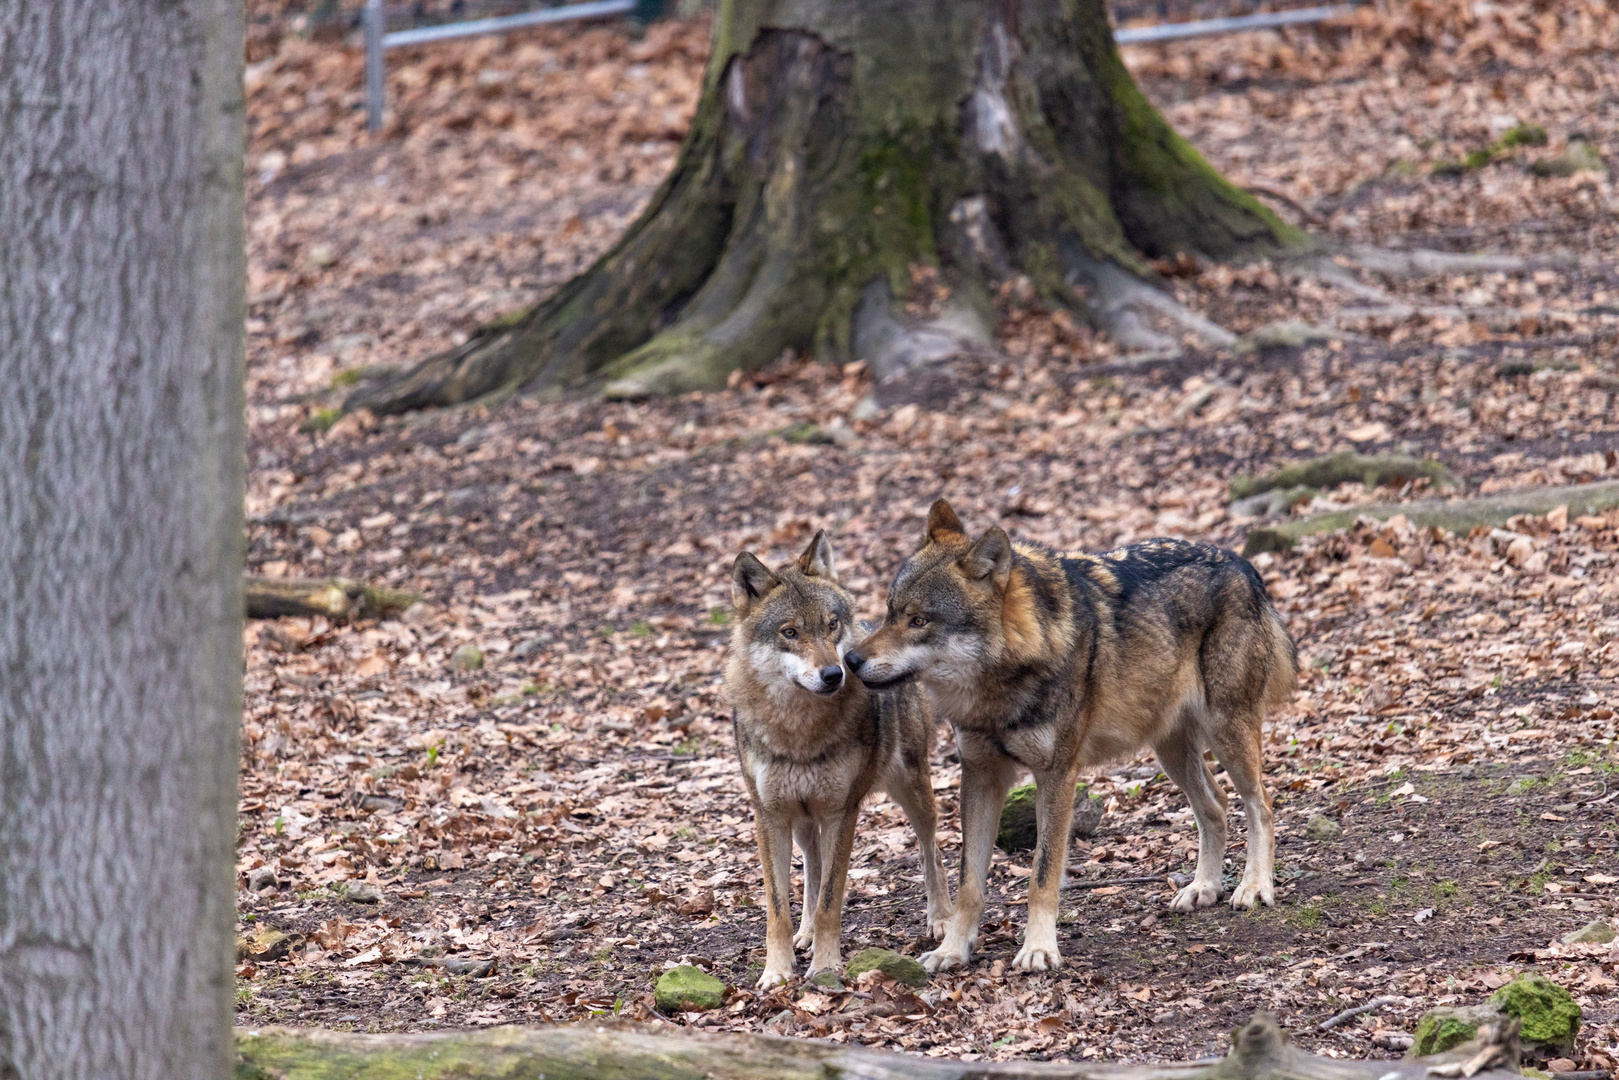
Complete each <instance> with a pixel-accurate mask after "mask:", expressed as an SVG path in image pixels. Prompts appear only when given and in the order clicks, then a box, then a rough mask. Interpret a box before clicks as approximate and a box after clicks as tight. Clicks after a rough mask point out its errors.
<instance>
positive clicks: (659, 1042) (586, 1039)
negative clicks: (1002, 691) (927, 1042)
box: [236, 1014, 1517, 1080]
mask: <svg viewBox="0 0 1619 1080" xmlns="http://www.w3.org/2000/svg"><path fill="white" fill-rule="evenodd" d="M677 1032H678V1033H677ZM236 1049H237V1054H238V1056H239V1059H240V1064H239V1065H238V1067H237V1072H236V1075H237V1076H243V1077H246V1076H251V1077H256V1078H264V1080H269V1078H275V1080H316V1078H318V1077H328V1076H347V1077H354V1078H355V1080H366V1078H369V1077H384V1076H411V1077H421V1078H424V1080H440V1078H448V1077H456V1078H458V1080H479V1078H481V1077H488V1078H491V1080H493V1078H495V1077H500V1078H502V1080H537V1078H539V1077H543V1076H551V1077H587V1076H590V1077H595V1076H626V1077H628V1076H636V1077H642V1076H644V1077H657V1078H659V1080H703V1078H711V1080H759V1078H762V1077H769V1078H771V1080H811V1078H815V1080H877V1078H878V1077H883V1078H887V1080H969V1078H973V1080H1257V1078H1259V1077H1264V1078H1265V1080H1425V1078H1426V1077H1427V1076H1428V1075H1429V1072H1428V1070H1429V1068H1430V1067H1432V1066H1434V1065H1435V1063H1436V1062H1442V1061H1452V1060H1458V1061H1466V1062H1469V1063H1470V1062H1472V1061H1474V1060H1477V1059H1478V1058H1479V1056H1480V1054H1481V1052H1485V1051H1488V1052H1490V1060H1492V1061H1493V1060H1500V1059H1502V1058H1505V1059H1506V1060H1505V1061H1504V1064H1505V1065H1506V1066H1507V1067H1508V1068H1510V1067H1511V1065H1512V1061H1511V1057H1512V1055H1511V1053H1510V1050H1511V1049H1512V1047H1508V1046H1501V1047H1496V1046H1493V1045H1486V1044H1483V1043H1477V1044H1474V1043H1470V1044H1468V1045H1467V1046H1466V1047H1458V1048H1457V1049H1456V1050H1453V1051H1451V1052H1450V1053H1448V1054H1444V1055H1436V1056H1435V1057H1431V1058H1418V1059H1415V1060H1410V1061H1344V1060H1340V1059H1337V1058H1327V1057H1318V1056H1316V1055H1314V1054H1308V1053H1305V1052H1304V1051H1303V1050H1300V1049H1299V1048H1298V1047H1297V1046H1295V1045H1294V1044H1293V1043H1292V1041H1291V1040H1289V1039H1288V1037H1287V1036H1286V1035H1285V1034H1284V1033H1283V1032H1282V1031H1281V1029H1280V1028H1278V1027H1277V1026H1276V1021H1275V1020H1274V1019H1273V1018H1271V1017H1269V1016H1266V1015H1264V1014H1260V1015H1258V1016H1255V1017H1254V1019H1253V1020H1251V1021H1250V1022H1249V1023H1248V1024H1247V1025H1246V1026H1245V1027H1243V1028H1241V1029H1239V1030H1238V1031H1237V1032H1236V1033H1235V1035H1234V1037H1233V1039H1232V1048H1231V1053H1230V1055H1229V1056H1227V1057H1225V1058H1222V1059H1218V1060H1204V1061H1194V1062H1186V1063H1179V1064H1167V1065H1116V1064H1096V1063H1091V1062H1047V1061H1007V1062H988V1061H973V1062H965V1061H947V1060H942V1059H939V1058H928V1057H922V1056H919V1055H913V1054H901V1053H895V1052H893V1051H887V1050H870V1049H867V1048H866V1047H863V1046H857V1045H847V1044H839V1043H832V1042H825V1041H821V1040H811V1039H784V1038H777V1037H774V1036H769V1035H747V1034H725V1035H720V1034H709V1033H706V1032H695V1031H689V1030H686V1031H682V1030H679V1029H670V1028H661V1029H658V1028H646V1027H637V1026H633V1025H627V1024H618V1023H614V1022H612V1021H603V1022H601V1023H596V1022H589V1021H587V1022H585V1023H582V1024H575V1025H572V1026H569V1027H544V1028H523V1027H499V1028H486V1029H484V1030H481V1031H467V1032H444V1033H434V1034H418V1035H355V1034H350V1033H347V1032H335V1031H318V1030H309V1029H290V1028H259V1029H245V1030H238V1031H237V1035H236ZM1503 1050H1505V1051H1507V1053H1504V1054H1503V1053H1502V1052H1501V1051H1503ZM1478 1075H1479V1076H1482V1077H1487V1078H1489V1080H1508V1078H1510V1077H1516V1076H1517V1074H1516V1073H1514V1072H1508V1071H1505V1069H1499V1068H1498V1069H1492V1070H1489V1071H1482V1072H1479V1073H1478Z"/></svg>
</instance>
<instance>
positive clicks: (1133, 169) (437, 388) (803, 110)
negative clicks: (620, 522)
mask: <svg viewBox="0 0 1619 1080" xmlns="http://www.w3.org/2000/svg"><path fill="white" fill-rule="evenodd" d="M1302 241H1303V237H1302V235H1301V234H1299V233H1297V232H1295V231H1293V230H1292V229H1290V228H1289V227H1288V226H1286V225H1284V224H1283V223H1282V222H1281V221H1280V220H1278V219H1277V218H1276V217H1275V216H1274V215H1272V214H1271V213H1270V212H1269V211H1268V210H1266V209H1265V208H1264V207H1262V206H1261V205H1260V204H1259V203H1258V202H1257V201H1255V200H1254V198H1253V197H1252V196H1250V195H1248V194H1247V193H1245V192H1243V191H1241V190H1239V189H1237V188H1235V187H1233V186H1232V185H1231V184H1229V183H1227V182H1226V181H1225V180H1224V179H1223V178H1221V177H1220V176H1219V175H1218V174H1217V173H1216V172H1214V170H1212V169H1211V168H1210V167H1209V166H1208V165H1207V164H1206V163H1205V162H1204V161H1203V159H1202V158H1201V157H1200V156H1199V155H1198V154H1197V152H1196V151H1195V150H1193V149H1192V147H1191V146H1190V145H1189V144H1188V143H1187V142H1186V141H1185V140H1184V139H1182V138H1180V137H1179V136H1178V135H1176V134H1175V133H1174V132H1173V131H1172V130H1171V129H1170V128H1169V127H1168V125H1167V124H1165V123H1164V121H1163V119H1162V117H1160V116H1159V114H1158V112H1157V111H1156V110H1155V109H1153V107H1152V106H1151V105H1150V104H1149V103H1148V102H1147V100H1146V99H1145V98H1144V97H1143V96H1142V94H1141V92H1140V90H1139V89H1138V88H1137V87H1136V84H1135V82H1134V80H1133V79H1132V78H1131V77H1130V74H1129V72H1128V71H1127V70H1126V69H1125V67H1124V64H1123V62H1122V61H1121V60H1120V58H1119V54H1118V50H1117V48H1116V47H1115V45H1114V43H1113V36H1112V32H1111V30H1110V29H1109V26H1108V21H1107V15H1106V11H1105V9H1104V7H1103V3H1102V0H993V2H981V0H944V2H940V0H881V2H873V0H724V2H723V3H722V4H721V5H720V10H719V12H718V14H717V16H716V19H715V39H714V51H713V55H712V58H711V60H710V62H709V67H708V70H707V73H706V75H705V83H704V93H703V96H702V99H701V102H700V103H699V105H698V108H697V115H696V119H695V120H694V122H693V125H692V129H691V132H690V134H689V135H688V137H687V140H686V144H685V146H684V148H683V149H682V151H681V155H680V159H679V162H678V163H677V165H676V167H675V170H674V172H673V174H672V175H671V176H670V177H669V179H668V180H667V181H666V182H665V184H664V185H663V187H662V189H661V190H660V191H659V192H658V194H657V196H656V197H655V198H654V199H653V200H652V203H651V205H650V206H649V208H648V209H647V211H646V213H645V214H644V215H643V216H642V218H641V219H640V221H638V222H637V223H636V224H635V225H634V226H632V227H631V228H630V230H629V231H628V232H627V233H626V234H625V236H624V237H623V238H622V239H621V240H620V241H619V243H618V244H617V245H616V246H615V247H614V248H613V249H612V250H611V251H610V252H608V253H607V254H606V255H605V256H603V258H602V259H601V260H600V261H599V262H598V263H597V264H596V265H595V266H594V267H592V268H591V269H590V270H589V271H587V272H586V273H584V274H582V275H580V276H579V277H578V278H576V279H574V280H573V281H572V282H570V283H569V284H568V285H566V286H564V287H563V288H562V289H561V290H559V291H558V292H557V293H556V294H555V295H554V296H552V297H551V298H550V299H549V300H547V301H546V302H545V303H543V304H541V305H540V306H539V307H538V308H536V309H534V310H533V311H531V312H528V313H525V314H521V315H519V316H516V317H514V318H512V319H509V320H506V321H504V322H502V323H501V324H499V325H494V326H491V327H488V328H486V329H485V330H484V331H483V332H482V333H480V334H479V335H477V336H475V337H474V338H473V340H471V341H469V342H468V343H467V344H466V345H464V346H462V347H461V348H459V349H457V350H454V351H452V352H450V353H446V354H443V355H441V356H437V357H433V358H431V359H429V360H427V361H425V362H424V363H422V364H421V365H419V366H418V367H417V368H415V369H414V370H412V371H409V372H407V373H405V374H404V375H402V376H400V377H398V378H396V379H393V380H390V381H387V382H384V383H383V384H381V385H377V386H367V387H362V388H361V389H360V390H359V391H357V392H356V393H355V394H354V395H353V397H351V399H350V401H349V407H350V408H358V407H365V408H369V409H371V410H373V411H376V412H385V413H386V412H401V411H405V410H408V409H414V408H420V407H424V406H430V405H449V404H455V403H458V402H463V401H468V400H471V399H474V398H477V397H480V396H483V395H486V394H490V393H494V392H496V391H499V390H502V389H506V388H510V387H513V386H518V385H529V386H535V385H559V386H570V385H581V384H592V383H596V384H604V385H605V389H606V390H607V392H608V393H609V394H613V395H619V396H639V395H644V394H653V393H670V392H677V391H682V390H688V389H698V388H705V387H712V386H717V385H721V384H723V382H724V380H725V378H726V376H727V374H728V373H729V372H730V371H732V370H734V369H737V368H752V367H757V366H759V365H761V364H764V363H766V362H768V361H770V360H772V359H774V358H775V357H776V356H777V355H778V354H779V353H780V352H781V350H782V349H784V348H787V347H800V348H813V349H814V350H815V351H816V352H817V353H818V354H819V355H821V356H823V357H825V358H828V359H848V358H851V357H854V356H862V357H863V358H865V359H868V360H870V361H871V362H872V363H873V364H874V365H875V366H876V367H877V369H878V371H879V374H888V373H891V372H892V371H893V370H894V369H897V368H899V367H903V366H904V365H905V364H907V363H914V362H918V361H925V360H927V359H929V358H932V357H936V356H938V355H940V354H941V352H942V351H949V350H951V349H954V348H960V347H961V343H962V342H967V343H971V342H973V341H974V340H981V339H982V338H983V337H984V331H983V324H984V322H985V320H986V316H987V315H988V311H987V308H988V304H987V296H988V294H987V291H986V289H985V288H984V286H986V285H988V284H991V283H993V281H994V280H995V279H997V278H1001V277H1005V276H1007V275H1010V274H1013V273H1024V274H1027V275H1028V276H1029V277H1030V278H1031V279H1032V280H1033V281H1034V282H1035V283H1036V285H1037V286H1038V287H1039V288H1040V289H1041V291H1042V292H1043V293H1044V294H1045V295H1046V297H1047V298H1048V300H1050V301H1053V302H1056V303H1064V304H1070V305H1074V306H1081V305H1082V297H1081V296H1080V293H1081V292H1086V293H1089V294H1090V298H1091V299H1092V300H1093V301H1099V303H1093V304H1092V305H1091V306H1092V309H1093V310H1094V311H1095V313H1096V315H1097V318H1098V321H1099V322H1101V323H1102V324H1103V325H1104V327H1106V328H1109V329H1114V328H1117V329H1119V330H1120V331H1121V332H1122V333H1124V334H1125V335H1126V336H1127V337H1129V336H1132V335H1133V336H1134V337H1136V338H1139V339H1140V341H1139V342H1136V343H1138V344H1152V335H1151V334H1150V333H1149V332H1148V331H1146V330H1144V329H1142V328H1141V327H1140V326H1139V325H1138V324H1140V323H1141V320H1142V318H1143V314H1142V313H1143V312H1146V311H1147V310H1148V309H1152V308H1155V307H1158V308H1162V307H1163V306H1164V305H1162V304H1154V303H1153V302H1152V297H1151V296H1148V295H1147V290H1138V289H1130V288H1128V287H1123V286H1121V283H1120V281H1119V280H1118V279H1117V275H1118V273H1119V271H1120V270H1121V269H1122V271H1124V272H1125V274H1124V276H1125V277H1127V278H1130V277H1131V275H1134V278H1131V280H1137V279H1139V278H1143V277H1148V276H1150V271H1149V270H1148V268H1147V266H1146V263H1145V261H1144V259H1143V256H1158V255H1169V254H1173V253H1175V252H1177V251H1189V252H1198V253H1202V254H1204V255H1207V256H1211V257H1214V258H1225V257H1230V256H1234V255H1239V254H1243V253H1252V252H1265V251H1271V250H1275V249H1278V248H1282V247H1287V246H1292V245H1297V244H1299V243H1301V242H1302ZM916 263H925V264H942V265H943V266H945V267H947V268H948V269H949V270H950V272H951V275H952V277H953V280H954V281H955V283H956V284H957V286H958V295H959V296H960V297H962V298H963V302H962V303H960V304H958V305H957V306H956V308H954V309H951V310H947V312H946V313H945V315H944V316H942V317H941V318H939V319H937V320H935V321H934V324H933V325H921V326H919V325H913V324H908V323H906V322H905V321H904V319H903V317H902V316H901V315H900V313H899V312H898V310H897V309H896V307H895V304H894V298H895V297H898V296H902V295H903V294H904V293H905V291H906V290H907V288H908V285H909V276H908V268H909V267H910V266H911V265H912V264H916ZM896 323H898V324H900V325H899V326H898V327H896V326H895V324H896ZM896 329H898V330H900V331H901V332H900V333H898V334H896ZM1190 329H1193V330H1194V331H1196V330H1197V329H1198V328H1196V327H1191V328H1190ZM1202 329H1203V330H1206V331H1209V332H1210V333H1213V334H1214V335H1215V336H1216V337H1219V336H1221V335H1222V334H1223V332H1221V331H1219V330H1218V328H1217V327H1209V326H1204V327H1202ZM1224 336H1225V337H1229V335H1224ZM1158 340H1162V339H1158ZM885 369H886V370H885Z"/></svg>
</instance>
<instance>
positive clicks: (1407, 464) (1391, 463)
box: [1231, 451, 1456, 499]
mask: <svg viewBox="0 0 1619 1080" xmlns="http://www.w3.org/2000/svg"><path fill="white" fill-rule="evenodd" d="M1422 477H1426V478H1427V479H1428V480H1430V481H1432V482H1433V483H1434V484H1436V485H1441V486H1446V487H1454V486H1456V474H1455V473H1453V472H1451V471H1450V470H1449V469H1448V468H1446V467H1445V466H1444V465H1442V464H1441V463H1439V462H1437V461H1431V460H1430V461H1424V460H1422V459H1420V458H1414V457H1410V456H1408V455H1406V454H1357V453H1354V452H1353V451H1345V452H1344V453H1341V454H1323V455H1321V456H1320V457H1313V458H1308V459H1306V460H1304V461H1295V462H1291V463H1289V464H1287V465H1284V466H1282V467H1281V468H1279V469H1276V470H1274V471H1272V472H1268V473H1266V474H1265V475H1264V476H1260V477H1252V476H1239V477H1238V478H1237V479H1235V480H1233V481H1232V482H1231V497H1232V498H1233V499H1245V498H1247V497H1248V496H1250V495H1258V494H1259V493H1260V492H1264V491H1271V490H1274V489H1276V488H1290V487H1296V486H1298V485H1300V484H1303V485H1305V486H1307V487H1313V488H1331V487H1337V486H1338V485H1339V484H1346V483H1350V482H1352V481H1356V480H1358V481H1360V482H1361V483H1363V484H1365V485H1366V486H1367V487H1377V486H1378V485H1379V484H1388V483H1409V482H1410V481H1412V480H1417V479H1419V478H1422Z"/></svg>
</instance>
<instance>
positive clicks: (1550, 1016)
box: [1489, 975, 1580, 1047]
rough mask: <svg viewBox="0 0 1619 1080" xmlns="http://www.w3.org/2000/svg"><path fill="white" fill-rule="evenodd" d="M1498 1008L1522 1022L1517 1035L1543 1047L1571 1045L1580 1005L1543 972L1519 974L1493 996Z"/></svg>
mask: <svg viewBox="0 0 1619 1080" xmlns="http://www.w3.org/2000/svg"><path fill="white" fill-rule="evenodd" d="M1489 1004H1490V1005H1491V1006H1493V1007H1494V1008H1495V1009H1497V1010H1499V1011H1501V1012H1503V1013H1506V1014H1507V1015H1508V1016H1516V1017H1517V1018H1518V1019H1520V1020H1522V1021H1523V1027H1522V1028H1521V1029H1520V1030H1519V1032H1518V1037H1519V1038H1520V1039H1523V1040H1524V1041H1525V1042H1530V1043H1538V1044H1540V1045H1541V1046H1542V1047H1559V1046H1560V1047H1572V1046H1573V1045H1574V1033H1575V1032H1577V1031H1579V1030H1580V1007H1579V1006H1578V1005H1576V1004H1574V999H1573V998H1572V997H1570V996H1569V993H1568V991H1567V990H1564V989H1563V988H1562V987H1561V986H1558V985H1557V984H1556V983H1554V982H1552V981H1551V980H1549V979H1547V978H1545V977H1544V976H1541V975H1520V976H1518V977H1517V978H1516V979H1513V980H1512V981H1511V982H1509V983H1507V984H1506V985H1505V986H1503V987H1502V988H1501V989H1499V990H1497V991H1496V992H1495V993H1494V994H1492V995H1491V996H1490V1000H1489Z"/></svg>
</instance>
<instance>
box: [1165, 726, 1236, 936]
mask: <svg viewBox="0 0 1619 1080" xmlns="http://www.w3.org/2000/svg"><path fill="white" fill-rule="evenodd" d="M1187 720H1188V718H1182V720H1181V721H1180V722H1179V723H1177V724H1176V725H1175V730H1174V732H1173V733H1172V734H1171V735H1170V737H1169V738H1168V739H1165V740H1164V741H1163V742H1161V743H1159V744H1158V745H1157V746H1155V747H1153V749H1154V750H1155V751H1156V752H1157V754H1158V762H1159V764H1161V765H1162V766H1163V767H1164V772H1165V773H1167V774H1169V778H1170V779H1171V780H1173V781H1175V784H1176V786H1177V787H1179V788H1180V789H1181V791H1183V792H1185V793H1186V798H1187V801H1189V802H1190V803H1191V804H1192V814H1193V816H1195V817H1196V818H1197V873H1195V874H1194V875H1193V876H1192V883H1191V884H1190V885H1188V886H1186V888H1184V889H1182V890H1181V891H1180V892H1178V893H1176V894H1175V899H1174V900H1172V901H1171V902H1170V905H1169V906H1170V908H1171V909H1172V910H1174V911H1180V912H1186V911H1192V910H1194V909H1196V908H1200V907H1209V906H1210V905H1211V904H1213V903H1214V902H1215V901H1216V900H1218V899H1220V871H1221V868H1222V867H1223V866H1224V864H1225V837H1226V823H1225V809H1226V804H1225V793H1224V792H1222V791H1221V790H1220V785H1218V784H1216V783H1215V782H1214V777H1213V775H1212V774H1211V773H1210V772H1209V767H1208V764H1207V763H1206V762H1205V761H1204V760H1203V750H1202V748H1201V745H1200V742H1201V740H1199V738H1198V737H1197V729H1196V728H1195V727H1194V726H1193V725H1192V724H1190V723H1188V722H1187Z"/></svg>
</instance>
